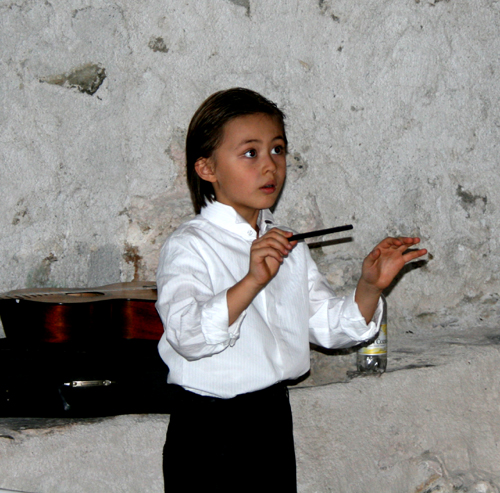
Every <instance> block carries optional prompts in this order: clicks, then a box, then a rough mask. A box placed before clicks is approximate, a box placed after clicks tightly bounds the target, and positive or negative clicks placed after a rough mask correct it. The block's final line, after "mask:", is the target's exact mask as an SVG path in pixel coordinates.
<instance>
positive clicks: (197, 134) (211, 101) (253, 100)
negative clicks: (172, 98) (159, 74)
mask: <svg viewBox="0 0 500 493" xmlns="http://www.w3.org/2000/svg"><path fill="white" fill-rule="evenodd" d="M257 113H263V114H265V115H269V116H271V117H273V118H276V120H277V122H278V123H279V124H280V125H281V127H282V128H283V138H284V139H285V144H286V134H285V115H284V113H283V112H282V111H281V110H280V109H279V108H278V107H277V106H276V105H275V104H274V103H273V102H272V101H269V100H268V99H266V98H265V97H264V96H262V95H260V94H259V93H257V92H255V91H251V90H250V89H244V88H241V87H235V88H233V89H227V90H225V91H219V92H216V93H215V94H212V95H211V96H210V97H209V98H208V99H206V100H205V101H204V102H203V103H202V104H201V106H200V107H199V108H198V110H197V111H196V113H195V114H194V116H193V118H192V119H191V123H190V124H189V128H188V133H187V137H186V168H187V182H188V186H189V190H190V191H191V200H192V201H193V206H194V210H195V212H196V214H199V212H200V210H201V208H202V207H204V206H205V205H207V200H208V201H209V202H213V200H214V199H215V192H214V188H213V186H212V183H210V182H208V181H205V180H202V179H201V178H200V177H199V176H198V173H197V172H196V169H195V164H196V161H198V159H200V158H209V157H211V156H212V154H213V152H214V151H215V150H216V149H217V147H218V146H219V145H220V143H221V140H222V137H223V132H224V126H225V125H226V124H227V123H228V122H230V121H231V120H233V119H234V118H238V117H240V116H245V115H254V114H257Z"/></svg>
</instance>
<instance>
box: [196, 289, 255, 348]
mask: <svg viewBox="0 0 500 493" xmlns="http://www.w3.org/2000/svg"><path fill="white" fill-rule="evenodd" d="M227 291H228V290H227V289H226V290H224V291H222V292H220V293H219V294H216V295H215V296H214V297H213V298H211V299H210V300H209V301H207V302H206V303H205V305H204V306H203V307H202V310H201V330H202V332H203V335H204V337H205V340H206V341H207V344H214V345H215V344H224V343H225V344H228V343H229V345H230V346H234V344H235V342H236V341H237V340H238V339H239V337H240V327H241V323H242V322H243V319H244V318H245V315H246V313H247V311H246V310H244V311H243V312H242V313H241V314H240V316H239V317H238V318H237V319H236V320H235V321H234V322H233V323H232V324H231V325H229V312H228V307H227Z"/></svg>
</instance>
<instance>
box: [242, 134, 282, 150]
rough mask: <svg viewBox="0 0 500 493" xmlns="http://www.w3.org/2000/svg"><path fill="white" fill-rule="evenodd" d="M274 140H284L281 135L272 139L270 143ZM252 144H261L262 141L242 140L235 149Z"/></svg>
mask: <svg viewBox="0 0 500 493" xmlns="http://www.w3.org/2000/svg"><path fill="white" fill-rule="evenodd" d="M275 140H282V141H285V138H284V137H283V136H282V135H277V136H276V137H274V139H271V142H274V141H275ZM253 142H258V143H260V142H262V140H260V139H248V140H242V141H241V142H239V143H238V144H236V147H240V146H242V145H247V144H252V143H253Z"/></svg>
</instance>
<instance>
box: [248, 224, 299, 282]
mask: <svg viewBox="0 0 500 493" xmlns="http://www.w3.org/2000/svg"><path fill="white" fill-rule="evenodd" d="M292 235H293V233H292V232H290V231H283V230H282V229H278V228H273V229H271V230H270V231H268V232H267V233H266V234H265V235H263V236H261V237H260V238H257V239H256V240H255V241H254V242H253V243H252V248H251V250H250V268H249V271H248V275H247V277H248V278H249V280H251V281H252V282H254V283H255V286H256V287H258V288H259V289H263V288H264V287H265V286H266V285H267V284H268V283H269V282H270V281H271V279H272V278H273V277H274V276H275V275H276V274H277V273H278V270H279V268H280V266H281V264H282V263H283V260H284V258H285V257H286V256H287V255H288V254H289V253H290V251H291V250H292V249H293V247H294V246H295V245H296V244H297V242H296V241H292V242H290V241H288V238H290V236H292Z"/></svg>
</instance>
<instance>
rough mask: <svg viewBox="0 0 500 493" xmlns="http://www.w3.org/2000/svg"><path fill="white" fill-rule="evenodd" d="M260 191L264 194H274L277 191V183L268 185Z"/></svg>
mask: <svg viewBox="0 0 500 493" xmlns="http://www.w3.org/2000/svg"><path fill="white" fill-rule="evenodd" d="M260 189H261V190H262V191H263V192H264V193H273V192H274V191H276V183H267V184H266V185H264V186H263V187H260Z"/></svg>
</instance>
